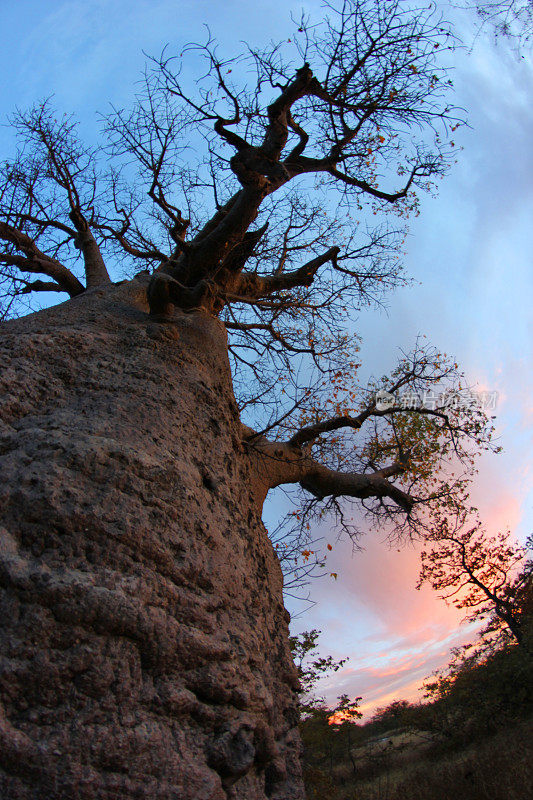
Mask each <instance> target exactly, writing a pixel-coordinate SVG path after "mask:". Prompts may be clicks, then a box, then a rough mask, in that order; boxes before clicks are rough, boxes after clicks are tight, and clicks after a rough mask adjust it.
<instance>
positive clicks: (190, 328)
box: [0, 279, 303, 800]
mask: <svg viewBox="0 0 533 800" xmlns="http://www.w3.org/2000/svg"><path fill="white" fill-rule="evenodd" d="M147 310H148V309H147V306H146V284H145V283H143V279H139V280H135V281H132V282H130V283H127V284H123V285H121V286H112V287H106V288H105V289H93V290H90V291H89V292H87V293H86V294H84V295H82V296H80V297H77V298H74V299H73V300H71V301H69V302H68V303H65V304H63V305H61V306H57V307H55V308H53V309H50V310H47V311H44V312H40V313H38V314H34V315H32V316H30V317H27V318H25V319H22V320H17V321H14V322H9V323H6V324H4V325H3V326H2V328H1V331H0V364H1V365H2V367H1V378H0V383H1V401H0V402H1V414H0V418H1V420H2V421H1V422H0V463H1V466H0V469H1V474H2V482H1V485H0V515H1V522H0V590H1V609H0V637H1V650H0V796H1V797H2V798H6V799H7V798H9V799H10V800H15V798H17V800H18V798H24V800H29V798H31V799H32V800H45V798H46V800H55V799H56V798H65V800H66V799H67V798H68V800H73V799H74V798H80V800H81V799H83V800H85V799H86V798H87V800H89V798H91V799H92V798H98V800H107V799H109V800H111V798H113V800H118V798H128V800H130V799H131V798H154V799H155V798H157V800H165V799H166V798H174V799H176V800H177V798H179V799H180V800H188V799H189V798H190V800H192V798H194V799H195V800H226V798H243V799H244V798H246V800H259V798H261V799H263V798H266V797H269V798H278V800H282V799H283V800H290V798H294V799H295V800H296V798H303V789H302V783H301V775H300V766H299V748H300V745H299V738H298V734H297V730H296V727H295V725H296V712H295V688H296V687H297V679H296V674H295V670H294V666H293V664H292V661H291V659H290V653H289V649H288V638H287V613H286V612H285V610H284V608H283V605H282V595H281V589H282V576H281V572H280V568H279V564H278V561H277V559H276V556H275V554H274V551H273V549H272V546H271V544H270V542H269V540H268V538H267V535H266V531H265V529H264V527H263V525H262V523H261V517H260V512H261V508H260V502H259V501H258V499H257V497H258V494H257V492H255V491H254V489H253V487H254V485H255V483H256V479H255V476H254V474H253V462H252V461H251V460H249V455H248V453H247V449H246V447H243V444H242V442H241V437H240V423H239V418H238V412H237V408H236V404H235V401H234V397H233V394H232V389H231V379H230V372H229V365H228V360H227V349H226V340H225V331H224V329H223V326H222V325H221V323H219V322H218V321H217V320H215V319H212V318H210V317H208V316H207V315H205V314H202V313H191V314H183V313H177V314H176V315H175V317H174V318H173V321H172V322H161V323H159V322H155V321H153V320H151V319H150V318H149V316H148V314H147Z"/></svg>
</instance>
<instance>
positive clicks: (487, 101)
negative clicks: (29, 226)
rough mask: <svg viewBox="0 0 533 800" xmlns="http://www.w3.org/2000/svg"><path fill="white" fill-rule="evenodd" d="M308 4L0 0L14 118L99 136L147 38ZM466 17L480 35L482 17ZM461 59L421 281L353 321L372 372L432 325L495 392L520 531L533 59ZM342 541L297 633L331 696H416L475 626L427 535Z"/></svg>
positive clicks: (480, 495) (527, 378) (489, 510)
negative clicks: (51, 116)
mask: <svg viewBox="0 0 533 800" xmlns="http://www.w3.org/2000/svg"><path fill="white" fill-rule="evenodd" d="M302 8H304V10H306V11H309V12H311V13H314V14H319V13H320V12H319V9H320V2H319V0H313V1H312V2H309V1H308V2H292V0H268V2H259V3H257V4H255V5H253V6H252V5H251V4H249V2H247V1H246V2H245V1H244V0H224V2H220V0H218V1H217V2H215V0H180V1H179V2H177V0H159V1H158V0H150V1H148V0H128V1H127V2H126V1H125V0H66V1H65V2H58V1H57V0H54V1H53V2H52V1H51V0H18V2H16V3H14V2H12V0H0V21H1V23H2V27H3V30H4V31H6V32H7V35H6V36H4V37H3V46H2V49H1V51H0V70H1V74H2V75H3V76H4V81H3V91H2V97H1V101H0V114H1V116H2V118H3V119H2V122H4V121H5V120H6V115H7V114H8V113H9V112H10V111H12V110H13V109H14V108H15V107H16V106H18V107H19V108H21V109H24V108H26V107H28V106H29V105H31V104H32V103H33V102H35V101H38V100H40V99H42V98H43V97H47V96H50V95H52V94H53V95H54V101H55V104H56V106H57V107H58V108H59V109H61V110H64V111H66V112H69V113H70V112H73V113H74V114H75V115H76V116H77V117H78V118H79V119H80V120H81V122H82V125H83V129H84V130H85V131H87V133H88V134H92V133H95V131H96V129H97V122H96V117H95V111H98V110H100V111H105V110H106V108H107V107H108V106H107V104H108V101H112V102H113V103H114V104H115V105H116V106H126V107H127V106H128V104H129V103H130V102H131V99H132V96H133V94H134V92H135V89H136V82H137V81H138V80H139V77H140V74H141V71H142V68H143V65H144V62H145V57H144V55H143V51H144V52H145V53H148V54H158V53H159V52H160V51H161V49H162V48H163V46H164V45H165V44H167V43H171V44H172V46H175V47H176V49H178V48H179V47H180V46H182V45H183V44H185V43H186V42H188V41H191V40H198V39H200V38H203V37H204V35H205V29H204V27H203V26H204V25H205V24H206V23H208V24H209V27H210V30H211V32H212V33H213V34H214V35H215V36H216V38H217V39H218V40H219V41H220V42H221V43H222V44H223V45H224V51H225V52H226V53H234V52H237V51H240V50H241V49H242V45H241V42H242V41H246V42H249V43H252V44H263V43H265V42H267V41H268V40H269V39H270V38H273V39H278V38H279V37H281V36H284V35H289V32H290V27H291V24H290V13H291V12H293V13H294V14H295V15H296V16H299V13H300V10H301V9H302ZM454 13H457V12H454ZM457 20H458V24H459V25H460V27H461V30H462V32H463V37H464V40H465V41H467V42H469V43H472V42H473V40H474V33H475V32H474V27H473V23H472V18H469V17H468V15H466V14H459V15H458V17H457ZM454 65H455V75H454V82H455V92H456V94H455V97H454V101H455V103H456V104H457V105H460V106H463V107H464V108H465V109H466V110H467V112H468V119H469V124H470V128H462V129H460V130H459V131H458V132H457V134H456V145H457V150H458V156H457V162H458V163H457V164H456V165H455V167H454V169H453V170H452V172H451V174H450V175H448V176H447V177H446V178H445V180H444V181H443V182H442V184H441V187H440V190H439V195H438V197H437V198H430V197H427V198H425V199H424V200H423V202H422V205H421V213H420V217H419V218H418V219H416V220H414V221H413V222H412V223H411V227H410V236H409V239H408V242H407V250H408V252H407V257H406V262H405V263H406V268H407V272H408V273H409V274H410V275H411V276H412V277H413V279H414V281H413V284H412V285H410V286H409V287H406V288H403V289H400V290H397V291H396V292H395V293H394V295H393V296H392V297H390V298H389V301H388V302H389V307H388V310H387V311H386V312H381V313H377V312H376V311H375V310H374V311H372V312H370V311H369V312H365V313H362V314H361V316H360V317H359V319H358V320H357V322H356V328H357V331H358V332H359V333H360V334H361V335H362V336H363V341H364V344H363V350H362V356H363V363H365V364H370V365H371V367H372V371H373V372H374V373H375V374H383V373H385V372H386V371H387V369H390V367H391V366H393V364H394V363H395V361H396V360H397V357H398V348H403V349H405V350H409V349H411V347H412V345H413V343H414V341H415V339H416V337H417V335H419V334H425V335H426V336H427V338H428V341H430V342H431V343H432V344H433V345H435V346H436V347H438V348H439V349H440V350H441V351H445V352H447V353H448V354H450V355H453V357H454V358H455V359H456V360H457V361H458V362H459V363H460V364H461V366H462V367H463V368H464V370H465V371H466V373H467V375H468V378H469V381H470V382H471V383H476V384H477V385H478V386H479V387H480V388H484V389H488V390H491V391H497V392H498V404H497V409H496V412H495V413H496V414H497V419H496V425H497V432H498V435H499V443H500V444H501V445H502V447H503V453H501V454H500V455H498V456H494V455H493V456H487V457H484V458H483V459H482V460H481V462H480V464H479V474H478V476H477V479H476V482H475V485H474V489H473V499H474V502H475V504H476V505H478V507H479V508H480V511H481V516H482V519H483V520H484V522H485V524H486V526H487V528H488V530H489V531H494V532H495V531H497V530H499V529H500V528H502V527H504V528H510V529H511V530H512V531H513V533H514V534H515V535H516V536H517V538H518V539H520V540H522V541H523V540H524V539H525V537H526V536H527V535H528V534H529V533H530V532H531V531H532V530H533V482H532V474H531V467H530V463H529V458H528V456H529V453H530V452H531V450H532V445H533V441H532V440H533V434H532V431H533V372H532V370H531V364H532V347H533V345H532V342H533V304H532V303H531V298H532V297H533V270H532V268H531V267H532V264H531V261H532V253H533V225H532V223H531V220H532V219H533V152H532V148H531V142H533V104H532V103H531V97H532V90H533V67H532V62H531V57H530V54H528V53H525V52H524V53H522V54H517V53H516V52H514V51H513V50H512V48H510V47H509V46H508V45H507V44H506V43H505V42H501V43H500V44H498V46H495V45H494V43H493V42H492V40H491V39H490V37H489V36H479V37H478V38H477V39H476V40H475V42H474V44H473V47H467V48H465V49H464V50H463V51H462V52H460V53H458V54H457V55H456V57H455V59H454ZM5 76H9V79H8V80H6V79H5ZM461 147H462V148H463V149H462V150H460V148H461ZM12 148H13V140H12V135H11V132H10V130H9V128H8V127H6V126H2V127H0V158H4V157H8V156H9V155H11V154H12ZM276 502H277V501H276V500H274V501H273V502H271V503H270V504H269V506H268V510H267V514H266V521H267V524H274V519H275V516H276ZM320 533H321V534H322V535H324V537H325V538H326V539H328V538H330V535H329V532H328V531H327V530H325V531H320ZM332 542H333V543H334V548H333V551H332V553H331V555H330V557H329V559H330V560H329V562H328V564H329V566H328V570H329V569H330V570H331V571H332V572H337V573H338V579H337V580H336V581H335V580H333V579H331V578H329V577H327V578H324V579H320V580H317V581H316V582H315V584H314V585H313V586H312V597H313V599H314V601H315V605H314V606H313V607H312V608H311V609H309V610H308V611H306V612H305V613H303V614H300V613H299V612H300V611H301V607H300V606H299V605H298V604H295V603H293V602H292V601H290V600H289V601H288V607H289V610H290V611H291V613H292V614H293V616H294V619H293V624H292V628H293V632H299V631H302V630H309V629H311V628H318V629H320V630H322V632H323V633H322V636H321V639H320V642H321V652H322V653H324V654H326V653H330V654H332V655H333V656H334V657H336V658H342V657H345V656H349V661H348V663H347V664H346V666H345V667H344V668H343V669H342V670H341V671H339V672H337V673H335V675H334V678H331V679H329V680H326V681H324V683H323V684H322V686H321V690H322V691H323V693H324V694H325V696H326V699H327V700H328V701H332V700H333V699H334V698H335V697H336V696H337V695H339V694H341V693H347V694H349V695H350V696H352V697H354V696H360V695H361V696H362V697H363V701H362V708H363V709H364V710H365V711H366V712H367V713H370V712H371V711H372V709H374V708H375V707H376V706H380V705H384V704H386V703H388V702H390V701H391V700H393V699H397V698H400V697H402V698H408V699H413V698H415V697H418V696H419V693H418V687H420V685H421V683H422V680H423V678H425V677H426V676H428V675H429V674H430V673H431V672H432V671H433V670H434V669H436V668H438V667H440V666H442V665H444V664H445V663H447V660H448V654H449V649H450V647H451V646H453V645H456V644H459V643H460V642H462V641H464V640H465V639H468V638H469V637H471V635H472V632H471V631H469V630H467V629H465V627H464V626H463V625H460V619H461V615H460V613H459V612H457V611H456V610H455V609H453V608H449V607H447V606H446V605H445V604H444V602H443V601H441V600H439V599H438V598H437V597H436V596H435V594H434V593H433V592H432V591H431V590H430V589H428V588H427V587H425V588H423V589H422V590H421V591H416V589H415V584H416V579H417V574H418V553H417V551H416V549H415V548H404V549H402V550H401V551H400V552H398V551H397V549H395V548H393V549H389V547H388V546H387V545H386V543H384V542H383V541H382V537H381V536H380V535H379V534H376V533H373V532H371V531H369V532H368V533H367V535H366V536H365V537H364V539H363V541H362V545H363V547H364V550H363V551H362V552H358V553H356V554H354V555H353V556H352V552H351V545H350V544H349V543H348V542H342V541H340V542H336V541H335V540H334V539H332Z"/></svg>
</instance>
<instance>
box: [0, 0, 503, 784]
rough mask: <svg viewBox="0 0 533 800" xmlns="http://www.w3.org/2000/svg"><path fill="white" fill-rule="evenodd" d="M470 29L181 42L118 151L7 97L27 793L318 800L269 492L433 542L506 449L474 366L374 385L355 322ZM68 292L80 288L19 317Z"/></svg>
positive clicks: (5, 356) (331, 30)
mask: <svg viewBox="0 0 533 800" xmlns="http://www.w3.org/2000/svg"><path fill="white" fill-rule="evenodd" d="M453 45H454V42H453V37H452V35H451V33H450V31H449V29H448V26H447V25H446V24H444V23H443V22H442V21H441V20H440V19H438V18H435V17H434V15H433V14H432V12H430V11H424V10H421V11H420V10H418V11H416V12H415V11H412V10H409V9H405V8H404V7H403V6H402V4H401V3H397V2H389V0H387V1H385V0H378V2H375V1H374V0H373V2H366V0H360V1H358V0H346V2H344V3H342V4H341V5H340V6H339V7H336V6H334V5H327V17H326V19H325V21H323V22H321V23H319V24H317V25H315V24H312V23H311V22H310V21H309V20H307V19H305V18H303V19H301V20H300V22H299V23H297V25H296V31H295V34H294V39H293V41H290V42H285V43H283V44H282V45H280V46H270V47H269V48H268V49H266V50H264V51H259V50H249V51H248V52H247V53H246V54H245V55H244V56H243V57H242V58H238V59H233V60H225V59H223V58H222V57H221V56H219V54H218V51H217V49H216V48H215V46H214V43H213V42H212V41H211V39H209V41H208V42H207V43H206V44H204V45H202V46H190V47H188V48H185V50H184V51H183V52H182V53H178V54H172V53H171V51H165V52H164V53H163V54H162V55H161V56H160V57H159V58H156V59H153V60H152V61H151V62H150V63H149V64H148V67H147V71H146V74H145V83H144V89H143V90H142V91H141V93H140V95H139V97H138V98H137V101H136V103H135V105H134V108H133V109H132V110H131V111H129V112H126V111H124V110H122V109H113V110H112V112H111V113H110V114H108V115H107V116H106V117H105V119H104V123H103V125H104V143H103V144H102V145H100V146H99V147H92V146H86V145H84V144H82V143H81V141H80V139H79V138H78V130H77V127H76V124H75V122H74V121H73V120H72V119H71V118H70V117H68V116H61V115H58V114H56V113H55V111H54V110H53V108H52V105H51V103H50V102H48V101H45V102H43V103H41V104H38V105H36V106H34V107H33V108H31V109H30V110H29V111H17V112H16V113H15V114H14V116H13V117H12V118H11V122H12V125H13V129H14V132H15V134H16V135H17V137H18V139H17V141H18V145H17V148H18V149H17V151H16V154H15V156H14V157H13V158H12V159H11V160H9V161H7V162H5V163H4V164H3V165H2V172H1V176H2V177H1V192H0V240H1V242H2V245H3V247H2V252H1V254H0V265H1V280H2V286H3V289H4V298H5V300H4V317H5V320H6V321H5V322H4V323H3V325H2V329H1V348H2V355H1V363H2V376H1V381H2V401H1V409H2V416H1V419H2V427H1V429H0V432H1V437H2V438H1V442H2V444H1V458H2V485H1V489H0V507H1V511H2V522H1V525H2V527H1V529H0V533H1V550H0V564H1V571H0V575H1V586H2V611H3V613H2V615H1V622H0V626H1V632H2V633H1V635H2V670H1V678H0V687H1V706H0V713H1V716H0V737H1V747H0V770H1V771H0V787H1V793H2V796H3V797H9V798H30V797H31V798H43V799H44V798H47V800H48V799H49V798H67V797H68V798H72V797H80V798H82V797H83V798H100V799H102V798H118V797H121V798H126V797H127V798H132V797H139V798H141V797H142V798H156V797H157V798H158V800H162V799H163V798H176V797H180V798H196V799H197V800H200V799H201V798H205V799H206V800H207V798H209V799H210V800H215V798H220V800H222V798H230V797H231V798H247V800H254V799H255V798H266V797H269V798H280V799H281V798H283V799H284V800H288V799H289V798H301V797H303V788H302V783H301V770H300V764H299V738H298V733H297V728H296V725H297V713H296V707H297V691H298V680H297V674H296V671H295V668H294V665H293V664H292V661H291V658H290V651H289V642H288V630H287V614H286V612H285V610H284V608H283V602H282V572H281V569H280V560H279V558H278V556H277V555H276V552H275V549H274V548H273V546H272V544H271V542H270V541H269V539H268V536H267V534H266V531H265V530H264V527H263V525H262V522H261V509H262V506H263V502H264V500H265V497H266V496H267V494H268V492H269V491H270V490H272V489H273V488H275V487H277V486H281V485H288V484H290V485H296V486H298V487H299V491H300V492H301V494H302V498H303V500H304V505H305V508H304V509H303V512H302V513H303V515H304V519H303V520H301V522H302V523H303V525H304V527H303V529H302V530H303V531H304V532H305V530H306V527H305V526H306V525H307V524H309V523H308V522H306V521H305V520H308V519H309V514H311V513H322V510H324V509H326V510H327V509H328V508H329V509H330V510H333V511H335V510H337V511H339V512H340V511H341V510H342V506H341V505H340V499H341V498H347V499H351V500H353V501H354V502H356V503H358V504H360V505H361V507H362V508H363V509H364V510H365V512H366V513H367V515H368V517H369V522H372V521H375V522H378V523H379V522H386V523H391V524H392V526H393V528H394V530H395V531H396V533H397V535H400V534H401V532H402V531H406V532H407V533H411V534H412V533H415V532H416V530H417V528H418V527H419V526H420V525H423V524H424V512H423V510H424V508H426V507H428V506H430V507H435V506H438V505H439V504H442V503H445V502H447V501H448V500H449V498H453V497H454V496H455V495H456V494H458V493H461V492H463V491H464V482H465V480H467V478H468V472H469V471H470V470H471V466H472V460H473V458H474V457H475V455H476V452H477V451H478V450H479V449H480V448H483V447H490V446H491V445H490V435H491V428H490V422H489V421H488V420H487V418H486V416H485V414H484V413H483V411H482V410H480V409H479V408H466V407H464V406H462V405H460V404H455V405H453V404H450V403H449V402H448V400H449V395H446V394H445V393H444V388H445V387H447V388H448V389H449V390H454V389H455V388H458V384H459V381H460V380H461V378H460V375H459V372H458V368H457V365H456V364H454V363H453V362H449V361H448V360H447V359H446V358H444V357H442V356H440V355H439V354H438V353H437V352H436V351H433V350H431V349H428V348H424V347H421V346H420V345H417V346H416V347H415V349H414V351H413V352H412V353H410V354H406V355H405V356H404V357H402V359H401V360H400V362H399V364H398V367H397V369H396V370H395V371H393V373H392V374H391V375H389V376H384V377H383V378H380V379H376V380H375V381H373V382H372V383H371V384H370V385H366V386H362V385H359V383H358V381H357V367H358V349H357V340H356V338H355V337H354V336H353V334H351V333H350V331H349V330H346V328H347V325H348V322H349V320H350V315H351V314H352V312H353V310H354V309H357V308H358V307H359V306H360V305H361V304H362V303H364V302H369V301H378V302H379V301H380V298H381V296H382V292H383V290H384V289H385V288H390V287H391V286H393V285H395V284H396V283H397V282H398V281H399V280H401V279H402V275H401V272H400V269H399V267H398V263H399V262H398V257H399V255H398V254H399V250H398V248H399V241H400V240H401V236H402V231H401V226H402V225H403V222H402V219H403V218H404V217H405V216H406V215H408V214H409V213H412V212H415V213H416V209H417V193H418V192H419V191H421V190H426V189H429V190H431V188H432V184H433V181H434V179H435V178H438V177H439V176H441V175H442V174H443V173H444V172H445V170H446V166H447V163H448V162H449V160H450V158H451V157H452V154H453V140H450V134H451V131H453V129H454V128H455V126H456V125H457V124H459V121H460V117H459V113H458V112H456V111H454V110H453V109H452V108H451V107H449V106H448V105H447V104H446V96H447V92H448V90H449V85H450V80H449V77H448V75H447V72H446V69H445V67H444V66H439V61H438V59H439V54H440V53H441V52H442V51H446V50H448V51H449V50H450V49H452V48H453ZM291 48H292V49H291ZM188 57H191V58H192V59H193V61H194V63H195V64H196V65H197V66H198V64H199V62H200V60H201V59H204V60H205V64H204V65H200V70H199V80H198V82H197V83H195V84H192V85H190V84H189V83H188V82H187V80H186V79H185V78H183V79H182V77H181V75H180V68H181V65H182V64H183V63H184V61H185V59H187V58H188ZM204 67H205V68H204ZM202 76H203V77H202ZM335 197H336V198H337V201H336V202H337V204H336V205H332V204H333V203H334V198H335ZM324 212H325V213H326V214H328V213H329V216H325V213H324ZM389 212H392V213H393V214H396V217H394V219H397V220H398V222H397V224H394V225H392V224H391V223H387V221H386V220H387V219H388V218H389V216H390V214H389ZM365 220H367V222H366V223H365ZM369 220H375V221H376V225H375V226H374V227H372V226H371V225H370V222H369ZM361 221H362V224H359V223H360V222H361ZM360 228H365V230H360ZM118 269H120V270H121V271H122V272H121V274H120V275H118V274H117V275H115V273H114V271H115V270H118ZM43 292H46V293H50V292H53V293H56V294H57V296H58V297H59V299H63V298H64V296H65V295H66V296H67V298H68V299H67V300H66V302H62V303H61V304H60V305H56V306H53V307H51V308H46V309H43V310H40V311H38V312H37V313H32V314H29V315H27V316H24V317H22V318H19V319H9V317H10V316H14V315H16V313H18V310H19V309H20V303H21V302H22V301H24V300H28V301H29V302H31V298H32V297H39V295H40V293H43ZM49 296H50V295H49V294H46V297H49ZM384 392H386V394H384ZM407 392H409V397H410V398H411V399H410V400H409V402H406V400H405V394H406V393H407ZM413 397H414V398H415V399H414V401H413ZM457 465H459V470H457ZM297 516H301V514H300V513H298V514H297ZM300 532H301V531H300ZM292 541H294V540H292ZM297 546H298V547H299V548H301V547H302V540H301V539H300V540H298V545H297ZM289 549H290V548H289ZM304 558H305V556H304Z"/></svg>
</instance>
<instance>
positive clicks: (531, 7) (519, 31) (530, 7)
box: [465, 0, 533, 45]
mask: <svg viewBox="0 0 533 800" xmlns="http://www.w3.org/2000/svg"><path fill="white" fill-rule="evenodd" d="M465 5H466V7H467V8H470V9H472V10H474V11H475V12H476V14H477V16H478V17H479V19H480V21H481V24H482V26H483V27H488V28H489V29H491V30H492V31H493V33H494V36H495V37H498V36H503V37H505V38H508V39H513V40H516V41H517V42H518V43H519V45H526V44H527V43H529V41H530V39H531V35H532V34H533V0H485V2H483V1H482V0H479V1H478V0H473V2H472V1H471V0H466V3H465Z"/></svg>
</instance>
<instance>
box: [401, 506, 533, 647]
mask: <svg viewBox="0 0 533 800" xmlns="http://www.w3.org/2000/svg"><path fill="white" fill-rule="evenodd" d="M425 541H426V544H431V549H424V550H423V551H422V553H421V562H422V563H421V570H420V575H419V580H418V584H417V589H420V588H421V586H422V585H423V584H424V583H426V582H427V583H429V584H430V585H431V586H432V588H433V589H435V591H437V592H439V593H440V595H441V597H442V598H443V599H445V600H447V601H451V602H452V603H453V605H454V606H455V607H456V608H458V609H466V610H467V612H468V615H467V620H468V621H472V622H473V621H476V620H486V619H487V618H488V619H489V623H488V625H487V627H486V633H487V634H497V633H498V632H499V631H501V630H502V626H503V627H504V629H505V630H506V631H508V632H509V633H510V635H511V636H512V637H513V638H514V640H515V641H516V642H517V644H519V645H521V646H522V647H525V646H526V641H525V639H524V628H523V620H524V608H525V601H526V600H527V598H528V597H529V596H530V592H531V580H532V575H533V561H532V560H531V558H527V553H528V548H529V547H531V544H532V540H531V539H530V540H528V543H527V544H526V546H524V547H522V546H520V545H517V544H515V543H513V542H512V541H511V538H510V533H509V531H506V532H501V533H498V534H496V535H494V536H489V535H487V533H486V532H485V531H484V529H483V527H482V525H481V523H480V522H479V521H478V522H475V524H473V525H471V524H469V523H468V516H467V515H466V514H465V512H464V511H461V512H459V513H457V514H455V515H451V514H450V515H448V516H447V517H446V518H445V519H443V520H441V521H440V523H437V524H436V525H435V527H434V528H433V530H432V531H431V532H430V533H428V534H427V536H426V540H425Z"/></svg>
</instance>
